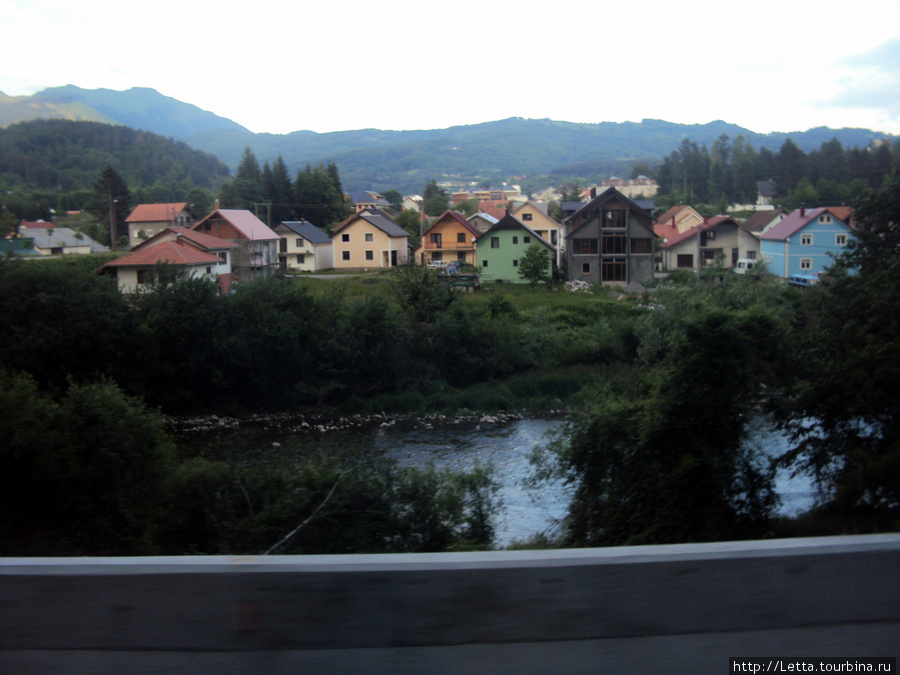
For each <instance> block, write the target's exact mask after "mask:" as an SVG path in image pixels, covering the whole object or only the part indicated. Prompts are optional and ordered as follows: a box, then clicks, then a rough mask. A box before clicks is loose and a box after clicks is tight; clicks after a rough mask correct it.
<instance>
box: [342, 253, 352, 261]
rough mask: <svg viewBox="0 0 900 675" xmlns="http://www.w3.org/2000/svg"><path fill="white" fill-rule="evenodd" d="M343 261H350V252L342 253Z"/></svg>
mask: <svg viewBox="0 0 900 675" xmlns="http://www.w3.org/2000/svg"><path fill="white" fill-rule="evenodd" d="M341 260H346V261H348V262H349V261H350V251H341Z"/></svg>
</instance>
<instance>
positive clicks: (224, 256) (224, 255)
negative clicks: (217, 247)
mask: <svg viewBox="0 0 900 675" xmlns="http://www.w3.org/2000/svg"><path fill="white" fill-rule="evenodd" d="M219 257H220V258H221V259H222V262H223V263H225V264H226V265H227V264H228V254H227V253H226V252H225V251H222V252H221V253H220V254H219Z"/></svg>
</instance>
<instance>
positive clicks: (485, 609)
mask: <svg viewBox="0 0 900 675" xmlns="http://www.w3.org/2000/svg"><path fill="white" fill-rule="evenodd" d="M898 645H900V535H868V536H854V537H828V538H813V539H790V540H773V541H760V542H725V543H714V544H694V545H674V546H642V547H621V548H608V549H578V550H555V551H507V552H487V553H455V554H425V555H351V556H274V557H182V558H176V557H161V558H64V559H61V558H55V559H50V558H41V559H26V558H21V559H12V558H6V559H0V672H2V673H7V672H10V673H20V672H35V673H37V672H40V673H47V672H49V673H54V672H59V673H62V672H185V673H187V672H216V673H220V672H266V673H269V672H276V673H277V672H285V673H288V672H290V673H295V672H367V673H369V672H428V673H435V672H492V673H493V672H591V673H596V672H642V673H643V672H660V673H663V672H668V673H678V672H685V673H687V672H720V673H725V672H729V671H728V657H730V656H733V657H738V656H771V655H779V654H780V655H787V656H804V655H805V656H851V655H856V656H896V655H897V647H898ZM891 651H892V652H893V653H890V652H891ZM4 664H5V665H4ZM632 668H633V669H632ZM710 669H712V670H710Z"/></svg>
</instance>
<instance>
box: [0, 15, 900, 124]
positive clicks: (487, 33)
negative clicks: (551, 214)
mask: <svg viewBox="0 0 900 675" xmlns="http://www.w3.org/2000/svg"><path fill="white" fill-rule="evenodd" d="M608 5H610V6H608ZM226 7H227V8H226ZM821 7H822V5H821V4H819V5H818V6H814V5H811V4H810V3H808V2H800V1H799V0H778V1H776V0H758V1H757V2H754V3H722V2H711V1H707V0H683V1H682V2H671V1H669V0H666V1H665V2H663V1H662V0H645V1H644V2H642V3H624V2H619V3H596V2H590V3H589V2H584V1H583V0H575V1H574V2H571V3H566V4H564V5H557V4H555V3H543V4H542V5H534V4H524V3H516V4H512V3H500V2H490V0H488V1H487V2H485V1H484V0H477V1H476V0H454V1H453V2H446V3H422V2H413V1H411V0H410V1H407V0H385V1H384V2H381V3H360V2H359V1H358V0H344V1H343V2H334V1H328V0H317V1H316V2H312V3H302V2H301V3H296V4H292V3H286V2H282V1H280V0H279V1H277V2H276V1H275V0H256V1H255V2H250V3H219V4H218V5H214V4H213V3H208V2H203V3H198V2H195V0H157V1H156V2H154V3H146V4H144V3H141V4H137V3H136V4H127V3H125V4H123V3H121V2H119V1H116V2H113V1H112V0H80V2H78V3H75V2H72V1H71V0H0V45H2V52H0V53H2V55H3V56H2V59H0V91H2V92H4V93H5V94H8V95H12V96H17V95H28V94H33V93H35V92H36V91H40V90H41V89H44V88H46V87H52V86H60V85H65V84H74V85H77V86H79V87H82V88H85V89H96V88H107V89H118V90H122V89H128V88H130V87H135V86H138V87H151V88H153V89H156V90H157V91H159V92H160V93H162V94H165V95H166V96H171V97H174V98H176V99H179V100H181V101H184V102H186V103H192V104H194V105H197V106H199V107H200V108H203V109H205V110H209V111H212V112H214V113H216V114H218V115H221V116H223V117H228V118H230V119H232V120H234V121H235V122H238V123H239V124H242V125H244V126H245V127H247V128H248V129H250V130H251V131H255V132H271V133H287V132H290V131H296V130H300V129H308V130H312V131H317V132H327V131H339V130H345V129H362V128H379V129H434V128H444V127H448V126H453V125H459V124H477V123H479V122H487V121H492V120H498V119H505V118H507V117H514V116H515V117H526V118H550V119H554V120H564V121H569V122H605V121H612V122H623V121H640V120H641V119H644V118H655V119H663V120H667V121H670V122H680V123H686V124H702V123H705V122H709V121H712V120H717V119H721V120H725V121H727V122H733V123H736V124H740V125H741V126H744V127H746V128H748V129H750V130H752V131H756V132H762V133H767V132H771V131H802V130H806V129H809V128H812V127H817V126H828V127H833V128H837V127H864V128H869V129H874V130H876V131H884V132H888V133H893V134H900V0H856V1H855V2H853V3H850V4H843V3H841V4H833V5H830V6H829V7H830V8H829V9H827V10H822V9H821ZM123 8H124V9H123Z"/></svg>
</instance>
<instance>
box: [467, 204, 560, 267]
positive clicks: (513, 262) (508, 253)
mask: <svg viewBox="0 0 900 675" xmlns="http://www.w3.org/2000/svg"><path fill="white" fill-rule="evenodd" d="M533 245H538V246H542V247H544V248H546V249H547V252H548V253H549V256H548V259H547V275H548V276H551V275H552V274H553V269H554V268H555V267H556V247H554V246H553V245H552V244H550V242H548V241H545V240H544V239H543V238H542V237H540V236H539V235H538V233H537V232H535V231H534V230H532V229H531V228H530V227H528V226H527V225H525V224H524V223H522V222H521V221H519V220H518V219H516V218H515V217H513V216H512V215H510V214H509V213H507V214H506V215H505V216H504V217H503V218H501V219H500V220H499V221H498V222H497V223H496V224H495V225H493V226H492V227H491V228H490V229H489V230H487V232H485V233H484V234H482V235H481V236H480V237H479V238H478V241H477V242H476V243H475V246H476V253H477V256H478V262H479V264H480V266H481V274H482V277H481V278H482V282H485V281H494V282H498V281H499V282H502V283H508V284H523V283H528V281H527V280H526V279H523V278H522V277H521V276H519V260H521V258H522V256H523V255H525V251H526V250H527V249H528V248H529V247H530V246H533Z"/></svg>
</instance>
